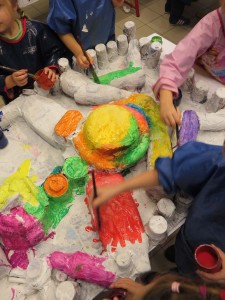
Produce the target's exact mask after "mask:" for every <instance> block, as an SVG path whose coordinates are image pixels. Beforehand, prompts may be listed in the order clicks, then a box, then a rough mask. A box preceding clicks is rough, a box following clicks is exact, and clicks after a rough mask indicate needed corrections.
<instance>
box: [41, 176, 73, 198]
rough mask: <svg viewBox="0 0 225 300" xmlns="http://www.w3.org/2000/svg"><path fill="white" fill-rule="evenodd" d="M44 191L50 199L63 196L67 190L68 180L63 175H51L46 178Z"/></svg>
mask: <svg viewBox="0 0 225 300" xmlns="http://www.w3.org/2000/svg"><path fill="white" fill-rule="evenodd" d="M44 189H45V191H46V193H47V195H48V196H49V197H51V198H59V197H62V196H65V193H66V192H67V191H68V189H69V184H68V180H67V178H66V177H65V176H64V175H63V174H52V175H50V176H48V177H47V178H46V180H45V182H44Z"/></svg>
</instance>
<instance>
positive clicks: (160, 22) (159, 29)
mask: <svg viewBox="0 0 225 300" xmlns="http://www.w3.org/2000/svg"><path fill="white" fill-rule="evenodd" d="M148 26H150V27H151V28H152V29H154V30H155V32H156V33H159V34H164V33H165V32H167V31H169V30H170V29H172V28H173V26H172V25H171V24H170V23H169V22H168V20H167V19H165V18H164V17H162V16H161V17H159V18H157V19H155V20H153V21H152V22H150V23H148Z"/></svg>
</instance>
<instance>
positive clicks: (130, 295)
mask: <svg viewBox="0 0 225 300" xmlns="http://www.w3.org/2000/svg"><path fill="white" fill-rule="evenodd" d="M110 288H122V289H125V290H126V291H127V297H126V299H127V300H140V299H143V297H144V296H145V295H146V293H147V291H148V287H147V286H145V285H142V284H140V283H137V282H135V281H133V280H132V279H130V278H120V279H118V280H117V281H115V282H114V283H112V284H111V286H110ZM115 299H116V297H115V298H114V300H115Z"/></svg>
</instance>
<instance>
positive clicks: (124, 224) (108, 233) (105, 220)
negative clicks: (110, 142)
mask: <svg viewBox="0 0 225 300" xmlns="http://www.w3.org/2000/svg"><path fill="white" fill-rule="evenodd" d="M95 177H96V178H95V179H96V185H97V192H98V187H100V186H103V185H109V184H110V185H114V184H117V183H118V182H121V181H123V180H124V178H123V177H122V176H121V175H120V174H108V173H103V172H96V173H95ZM92 187H93V185H92V180H90V181H89V183H88V185H87V190H86V192H87V195H90V193H91V192H92ZM94 215H95V218H94V220H93V224H92V225H93V227H94V228H95V229H96V212H95V210H94ZM100 216H101V229H100V231H99V237H100V239H101V241H102V245H103V248H106V246H107V245H109V244H110V245H111V247H112V251H113V252H114V251H115V250H116V247H117V245H118V243H119V244H120V245H121V247H125V246H126V241H129V242H131V243H132V244H134V243H135V242H136V241H138V242H139V243H141V242H142V233H143V232H144V227H143V224H142V221H141V218H140V215H139V212H138V209H137V205H136V203H135V201H134V199H133V197H132V193H131V192H126V193H122V194H120V195H118V196H116V197H114V198H113V199H112V200H111V201H109V202H108V203H106V204H105V205H103V206H101V207H100Z"/></svg>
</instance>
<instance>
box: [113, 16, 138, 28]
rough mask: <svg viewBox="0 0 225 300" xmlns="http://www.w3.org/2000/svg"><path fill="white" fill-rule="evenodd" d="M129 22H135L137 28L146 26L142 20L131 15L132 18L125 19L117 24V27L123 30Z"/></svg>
mask: <svg viewBox="0 0 225 300" xmlns="http://www.w3.org/2000/svg"><path fill="white" fill-rule="evenodd" d="M127 21H133V22H134V23H135V25H136V28H139V27H142V26H143V25H144V23H143V22H141V19H140V18H137V17H135V16H133V15H130V16H128V17H126V18H125V19H123V20H121V21H119V22H117V23H116V25H117V26H119V27H120V28H122V29H123V27H124V23H125V22H127Z"/></svg>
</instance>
